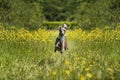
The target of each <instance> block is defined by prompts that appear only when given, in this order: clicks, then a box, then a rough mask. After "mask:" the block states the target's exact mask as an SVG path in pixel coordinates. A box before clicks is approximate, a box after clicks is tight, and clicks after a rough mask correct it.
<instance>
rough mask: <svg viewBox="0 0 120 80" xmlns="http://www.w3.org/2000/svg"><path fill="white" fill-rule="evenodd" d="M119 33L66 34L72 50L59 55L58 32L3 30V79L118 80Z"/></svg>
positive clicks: (0, 49) (0, 63)
mask: <svg viewBox="0 0 120 80" xmlns="http://www.w3.org/2000/svg"><path fill="white" fill-rule="evenodd" d="M119 33H120V31H119V30H100V29H96V30H92V31H90V32H88V31H83V30H81V29H79V30H72V31H67V39H68V47H69V49H68V50H67V51H64V53H63V54H60V53H59V52H56V53H54V41H55V38H56V37H57V35H58V33H57V31H46V30H41V29H39V30H38V31H33V32H30V31H27V30H24V29H21V30H4V29H3V30H0V80H85V79H87V80H89V79H90V80H91V79H93V80H94V79H98V80H99V79H100V80H101V79H105V80H106V79H107V80H108V79H109V80H119V79H120V77H119V76H120V58H119V57H120V49H119V48H120V35H118V34H119Z"/></svg>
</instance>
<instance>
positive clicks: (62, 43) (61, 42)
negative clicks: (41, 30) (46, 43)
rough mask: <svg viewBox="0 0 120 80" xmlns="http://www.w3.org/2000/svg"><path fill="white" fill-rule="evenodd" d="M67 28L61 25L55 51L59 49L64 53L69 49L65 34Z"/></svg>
mask: <svg viewBox="0 0 120 80" xmlns="http://www.w3.org/2000/svg"><path fill="white" fill-rule="evenodd" d="M65 32H66V29H65V28H62V27H59V36H58V37H57V38H56V41H55V52H56V51H57V50H58V51H60V52H61V53H63V51H64V50H66V49H67V39H66V36H65Z"/></svg>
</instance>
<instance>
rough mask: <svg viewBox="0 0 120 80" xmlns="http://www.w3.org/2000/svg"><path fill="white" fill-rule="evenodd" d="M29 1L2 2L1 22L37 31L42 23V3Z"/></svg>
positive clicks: (9, 0) (0, 10) (0, 2)
mask: <svg viewBox="0 0 120 80" xmlns="http://www.w3.org/2000/svg"><path fill="white" fill-rule="evenodd" d="M38 1H40V0H36V1H32V0H31V1H29V0H21V1H20V0H0V4H1V5H0V22H1V23H3V24H4V25H6V27H8V26H9V25H16V26H19V27H27V28H30V29H35V28H37V27H39V26H40V25H41V23H42V18H43V15H42V6H41V3H40V2H38Z"/></svg>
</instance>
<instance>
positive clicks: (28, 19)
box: [0, 0, 120, 29]
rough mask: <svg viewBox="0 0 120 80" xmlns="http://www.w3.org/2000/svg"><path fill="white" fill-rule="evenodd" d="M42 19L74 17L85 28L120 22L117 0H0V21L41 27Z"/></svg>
mask: <svg viewBox="0 0 120 80" xmlns="http://www.w3.org/2000/svg"><path fill="white" fill-rule="evenodd" d="M44 21H70V22H72V21H76V22H77V24H78V26H79V27H81V28H84V29H91V28H95V27H104V26H109V27H111V28H114V27H115V26H116V25H117V24H118V23H119V22H120V1H119V0H0V23H1V24H2V25H3V26H5V27H8V26H10V25H14V26H16V27H21V26H22V27H26V28H30V29H36V28H40V27H41V26H42V23H43V22H44Z"/></svg>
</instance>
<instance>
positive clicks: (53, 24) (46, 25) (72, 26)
mask: <svg viewBox="0 0 120 80" xmlns="http://www.w3.org/2000/svg"><path fill="white" fill-rule="evenodd" d="M63 24H64V22H57V21H55V22H43V25H42V26H43V27H42V28H46V29H58V27H59V26H60V25H62V26H63ZM66 24H67V26H68V29H75V28H77V22H67V21H66Z"/></svg>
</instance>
